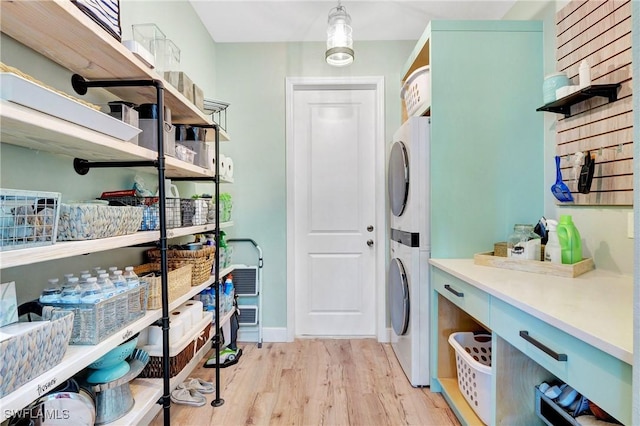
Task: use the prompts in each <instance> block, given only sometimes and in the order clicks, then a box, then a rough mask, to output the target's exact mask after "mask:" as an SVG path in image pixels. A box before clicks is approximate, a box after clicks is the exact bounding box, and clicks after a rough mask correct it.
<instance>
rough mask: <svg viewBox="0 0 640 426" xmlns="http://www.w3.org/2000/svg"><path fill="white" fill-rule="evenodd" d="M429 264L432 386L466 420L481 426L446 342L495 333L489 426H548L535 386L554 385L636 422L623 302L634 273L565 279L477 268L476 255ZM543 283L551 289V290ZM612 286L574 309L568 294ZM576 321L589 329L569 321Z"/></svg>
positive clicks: (582, 300)
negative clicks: (453, 337)
mask: <svg viewBox="0 0 640 426" xmlns="http://www.w3.org/2000/svg"><path fill="white" fill-rule="evenodd" d="M430 263H431V265H432V266H431V272H430V274H431V275H430V277H431V289H432V291H431V301H432V305H431V307H432V311H431V324H432V340H431V357H432V358H431V371H432V381H431V389H432V391H436V392H442V394H443V396H444V397H445V399H446V400H447V402H448V403H449V405H450V406H451V407H452V409H453V411H454V412H455V413H456V415H457V416H458V418H459V419H460V421H461V423H463V424H482V423H481V421H480V419H479V418H478V416H477V415H476V414H475V412H474V411H473V410H472V409H471V407H470V405H469V404H468V403H467V401H465V399H464V397H463V395H462V393H461V392H460V390H459V387H458V383H457V371H456V361H455V351H454V350H453V348H451V346H450V345H449V343H448V337H449V335H450V334H451V333H454V332H458V331H482V330H484V331H487V332H489V333H491V335H492V366H491V374H492V379H491V388H490V389H484V390H483V391H484V392H488V393H489V394H490V401H491V424H496V425H512V424H526V425H529V424H542V421H541V420H540V418H538V417H537V415H536V407H535V386H537V385H539V384H540V383H542V382H543V381H546V382H551V381H553V380H560V381H562V382H564V383H567V384H569V385H570V386H571V387H573V388H574V389H576V390H577V391H578V392H579V393H581V394H582V395H584V396H585V397H586V398H588V399H589V400H591V401H593V402H595V403H596V404H597V405H599V406H600V407H601V408H602V409H604V410H605V411H607V412H608V413H609V414H611V415H612V416H614V417H615V418H616V419H618V420H619V421H620V422H622V423H623V424H629V425H630V424H633V422H632V399H633V390H632V373H633V368H632V365H631V363H630V361H629V360H630V355H629V350H630V347H631V346H630V344H631V342H632V340H633V338H632V326H631V325H630V324H628V319H629V318H631V316H632V313H631V311H632V306H631V303H627V304H625V303H622V302H621V301H622V300H630V299H631V297H632V294H633V286H632V283H631V277H622V276H619V277H612V274H610V273H606V272H602V271H591V272H589V273H588V274H585V275H583V276H581V278H579V279H571V278H560V277H553V276H547V275H539V274H533V273H528V272H521V271H509V270H503V269H499V268H492V267H487V266H480V265H475V264H474V263H473V260H471V259H431V261H430ZM543 281H544V282H548V283H549V285H548V286H547V287H544V289H543V286H542V282H543ZM605 287H606V288H607V293H608V295H606V296H604V295H603V296H602V297H601V298H600V299H596V298H594V297H586V298H585V297H581V298H580V299H579V302H578V303H574V302H572V301H570V300H568V299H567V297H566V296H567V294H575V293H576V292H577V291H579V290H580V289H582V291H583V293H584V294H591V293H592V290H593V289H596V290H597V289H598V288H600V289H602V288H605ZM452 290H453V291H452ZM612 302H614V303H612ZM543 305H544V306H543ZM568 306H571V307H572V308H571V309H569V311H571V312H568V308H567V307H568ZM571 317H574V318H582V319H581V321H582V323H574V324H569V323H568V319H569V318H571ZM614 331H615V332H614Z"/></svg>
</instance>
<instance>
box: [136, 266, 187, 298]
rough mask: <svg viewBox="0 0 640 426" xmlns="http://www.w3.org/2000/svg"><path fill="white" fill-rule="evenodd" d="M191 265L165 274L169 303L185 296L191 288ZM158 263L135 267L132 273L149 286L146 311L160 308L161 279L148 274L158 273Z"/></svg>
mask: <svg viewBox="0 0 640 426" xmlns="http://www.w3.org/2000/svg"><path fill="white" fill-rule="evenodd" d="M192 269H193V266H192V265H184V266H182V267H180V268H177V269H174V270H173V271H169V273H168V274H167V279H168V283H167V286H168V289H169V303H171V302H173V301H174V300H176V299H177V298H178V297H180V296H182V295H184V294H187V292H188V291H189V289H190V288H191V270H192ZM159 270H160V264H159V263H145V264H142V265H138V266H135V267H134V268H133V271H134V272H135V273H136V275H138V277H140V279H141V280H142V281H145V282H147V283H148V284H149V296H148V298H147V309H160V308H161V307H162V277H156V276H154V275H153V274H150V272H154V271H159Z"/></svg>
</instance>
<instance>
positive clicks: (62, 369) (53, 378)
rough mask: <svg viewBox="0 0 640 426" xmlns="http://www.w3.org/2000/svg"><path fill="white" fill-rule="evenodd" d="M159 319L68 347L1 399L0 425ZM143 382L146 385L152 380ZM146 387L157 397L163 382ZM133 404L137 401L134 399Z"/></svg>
mask: <svg viewBox="0 0 640 426" xmlns="http://www.w3.org/2000/svg"><path fill="white" fill-rule="evenodd" d="M233 269H234V267H233V266H231V267H229V268H225V269H223V270H221V271H220V276H221V277H222V276H224V275H226V274H228V273H230V272H232V271H233ZM214 281H215V279H214V277H211V278H210V279H209V280H207V281H206V282H204V283H203V284H200V285H199V286H195V287H191V288H190V289H189V292H188V293H186V294H185V295H183V296H181V297H179V298H178V299H176V300H175V301H173V302H171V303H170V304H169V310H170V311H171V310H173V309H175V308H177V307H178V306H180V305H181V304H183V303H184V302H186V301H187V300H189V299H191V298H192V297H193V296H195V295H196V294H198V293H200V292H201V291H202V290H204V289H205V288H207V287H209V286H210V285H211V284H213V282H214ZM230 317H231V313H229V314H227V315H225V317H224V318H222V320H223V321H228V319H229V318H230ZM161 318H162V309H154V310H150V311H147V313H146V315H145V316H144V317H142V318H140V319H139V320H137V321H135V322H133V323H131V324H129V325H128V326H127V327H125V328H123V329H122V330H120V331H118V332H117V333H115V334H114V335H112V336H110V337H108V338H107V339H105V340H103V341H102V342H100V343H98V344H97V345H70V346H69V347H68V348H67V352H66V353H65V355H64V358H63V359H62V361H61V362H60V363H59V364H58V365H56V366H55V367H53V368H52V369H50V370H48V371H47V372H45V373H43V374H41V375H40V376H38V377H36V378H35V379H33V380H31V381H30V382H28V383H26V384H24V385H23V386H21V387H20V388H18V389H16V390H15V391H13V392H12V393H10V394H9V395H6V396H5V397H4V398H2V399H0V407H2V410H0V411H1V413H0V422H3V421H5V420H6V419H7V418H9V417H10V414H11V413H13V412H16V411H18V410H21V409H22V408H24V407H26V406H27V405H29V404H30V403H31V402H33V401H34V400H36V399H37V398H39V397H40V396H42V395H44V394H46V393H47V392H49V391H50V390H52V389H53V388H55V387H56V386H58V385H60V384H61V383H62V382H63V381H65V380H67V379H68V378H69V377H72V376H73V375H74V374H76V373H77V372H78V371H80V370H81V369H83V368H84V367H86V366H87V365H89V364H91V363H92V362H93V361H95V360H97V359H98V358H100V357H101V356H102V355H104V354H106V353H107V352H109V351H110V350H111V349H113V348H114V347H116V346H117V345H119V344H121V343H122V342H124V341H126V340H127V339H129V338H130V337H131V336H133V335H134V334H136V333H138V332H139V331H140V330H142V329H144V328H146V327H148V326H149V325H150V324H152V323H154V322H156V321H158V320H160V319H161ZM221 324H222V322H221ZM205 346H206V345H205ZM185 377H186V376H185ZM139 380H142V379H139ZM146 380H148V381H149V380H151V379H146ZM183 380H184V379H183ZM172 383H173V382H172ZM178 383H179V382H178ZM178 383H175V385H177V384H178ZM145 386H146V387H149V386H154V387H157V388H158V389H159V392H160V395H161V394H162V379H153V380H151V381H150V382H149V384H148V385H145ZM136 401H138V398H137V397H136ZM130 424H135V423H130Z"/></svg>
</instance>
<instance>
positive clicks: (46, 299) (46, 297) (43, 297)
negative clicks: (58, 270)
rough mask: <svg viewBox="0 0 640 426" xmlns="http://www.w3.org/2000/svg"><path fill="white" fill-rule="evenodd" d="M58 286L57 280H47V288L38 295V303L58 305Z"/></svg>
mask: <svg viewBox="0 0 640 426" xmlns="http://www.w3.org/2000/svg"><path fill="white" fill-rule="evenodd" d="M60 292H61V289H60V286H59V285H58V279H57V278H49V279H48V280H47V287H46V288H45V289H44V290H42V293H41V294H40V298H39V300H40V302H42V303H58V302H60Z"/></svg>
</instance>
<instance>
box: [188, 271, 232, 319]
mask: <svg viewBox="0 0 640 426" xmlns="http://www.w3.org/2000/svg"><path fill="white" fill-rule="evenodd" d="M218 294H219V295H220V316H221V317H223V316H225V315H226V314H227V313H229V312H231V310H232V309H233V303H234V302H233V300H234V297H235V289H234V286H233V276H232V275H231V274H229V275H227V276H226V278H225V279H224V282H223V281H222V280H220V283H219V284H218ZM194 299H196V300H199V301H201V302H202V305H203V308H204V310H205V311H207V312H213V315H214V318H215V315H216V291H215V288H214V287H213V286H211V287H208V288H205V289H204V290H202V291H201V292H200V294H197V295H196V296H195V297H194Z"/></svg>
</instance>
